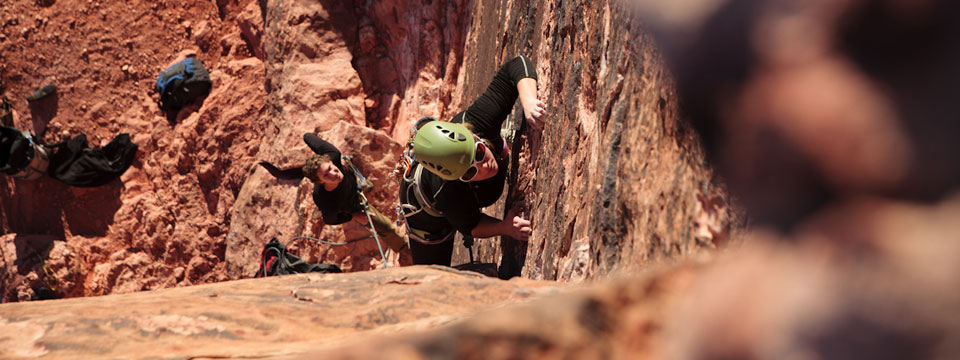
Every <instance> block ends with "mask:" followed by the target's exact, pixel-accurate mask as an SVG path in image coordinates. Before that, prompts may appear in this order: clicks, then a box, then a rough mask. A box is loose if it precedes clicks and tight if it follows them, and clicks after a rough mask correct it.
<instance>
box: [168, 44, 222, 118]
mask: <svg viewBox="0 0 960 360" xmlns="http://www.w3.org/2000/svg"><path fill="white" fill-rule="evenodd" d="M212 86H213V82H211V81H210V73H209V72H208V71H207V69H206V68H205V67H203V64H202V63H201V62H200V60H197V59H196V58H194V57H192V56H191V57H188V58H186V59H184V60H183V61H181V62H178V63H176V64H173V65H170V67H168V68H167V69H166V70H164V71H162V72H161V73H160V75H159V76H157V86H156V90H157V93H159V94H160V102H159V105H160V110H163V111H164V112H165V113H167V118H168V119H170V116H171V115H172V116H173V118H174V119H175V118H176V113H177V112H178V111H180V109H182V108H183V107H184V106H187V105H189V104H191V103H193V102H194V101H197V100H198V99H202V98H205V97H206V96H207V95H209V94H210V88H211V87H212Z"/></svg>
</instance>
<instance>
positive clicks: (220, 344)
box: [0, 266, 561, 359]
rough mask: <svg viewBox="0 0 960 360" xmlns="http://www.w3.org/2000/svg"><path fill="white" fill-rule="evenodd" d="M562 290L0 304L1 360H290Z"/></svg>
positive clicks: (246, 283) (447, 281) (523, 286)
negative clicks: (279, 359)
mask: <svg viewBox="0 0 960 360" xmlns="http://www.w3.org/2000/svg"><path fill="white" fill-rule="evenodd" d="M559 291H561V290H560V289H559V288H557V287H556V283H554V282H541V281H532V280H522V279H516V280H511V281H502V280H497V279H492V278H488V277H484V276H481V275H477V274H474V273H469V272H461V271H456V270H452V269H448V268H438V267H426V266H416V267H405V268H388V269H384V270H377V271H368V272H360V273H349V274H306V275H291V276H281V277H273V278H266V279H246V280H238V281H230V282H224V283H218V284H210V285H201V286H194V287H185V288H174V289H164V290H158V291H148V292H140V293H134V294H122V295H108V296H101V297H91V298H82V299H67V300H56V301H38V302H29V303H15V304H4V305H0V358H4V359H25V358H44V359H89V358H120V357H122V358H175V359H185V358H191V359H192V358H233V357H242V358H246V357H256V358H260V357H264V358H273V357H290V356H292V357H297V356H298V354H300V355H303V354H306V353H307V352H308V351H316V350H317V349H322V348H326V347H331V346H338V345H345V344H350V343H353V342H356V341H359V340H362V339H364V338H367V336H362V335H365V334H391V333H396V332H401V331H409V330H422V329H430V328H434V327H438V326H441V325H445V324H450V323H452V322H454V321H457V320H460V319H462V318H464V317H466V316H467V315H469V314H472V313H474V312H476V311H478V310H481V309H484V308H490V307H494V306H496V305H500V304H510V303H518V302H524V301H525V300H527V299H531V298H536V297H538V296H540V295H544V294H550V293H557V292H559Z"/></svg>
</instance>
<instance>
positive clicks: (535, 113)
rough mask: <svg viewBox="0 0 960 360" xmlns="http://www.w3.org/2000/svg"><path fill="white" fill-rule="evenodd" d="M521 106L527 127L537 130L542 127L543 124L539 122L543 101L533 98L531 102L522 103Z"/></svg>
mask: <svg viewBox="0 0 960 360" xmlns="http://www.w3.org/2000/svg"><path fill="white" fill-rule="evenodd" d="M521 105H523V115H524V117H525V118H526V119H527V125H530V127H531V128H533V129H538V130H539V129H540V128H541V127H542V126H543V122H541V121H540V118H541V117H542V116H543V112H544V106H545V105H544V104H543V101H540V100H539V99H536V98H534V99H533V100H529V101H522V102H521Z"/></svg>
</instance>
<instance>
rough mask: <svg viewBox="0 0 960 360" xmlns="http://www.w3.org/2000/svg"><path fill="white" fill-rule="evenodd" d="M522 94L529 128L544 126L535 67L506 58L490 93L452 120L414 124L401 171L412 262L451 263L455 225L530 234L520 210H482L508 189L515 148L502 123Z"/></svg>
mask: <svg viewBox="0 0 960 360" xmlns="http://www.w3.org/2000/svg"><path fill="white" fill-rule="evenodd" d="M517 98H519V99H520V104H521V105H522V107H523V113H524V117H525V119H526V121H527V124H528V125H529V128H530V129H533V130H539V129H540V128H541V124H540V121H539V120H540V117H541V116H542V115H543V112H544V105H543V103H542V102H541V101H540V100H539V99H538V98H537V75H536V70H535V67H534V65H533V63H532V62H531V61H530V59H528V58H527V57H525V56H518V57H516V58H514V59H513V60H511V61H509V62H507V63H506V64H504V65H503V66H502V67H501V68H500V70H499V71H498V72H497V74H496V75H495V76H494V78H493V81H491V82H490V85H489V86H488V87H487V89H486V91H484V93H483V94H481V95H480V97H479V98H477V99H476V100H475V101H474V102H473V104H471V105H470V107H468V108H467V109H466V110H464V111H462V112H460V113H458V114H456V115H455V116H454V117H453V119H451V120H450V121H449V122H442V121H436V120H435V119H433V118H422V119H420V120H419V121H418V122H417V125H416V129H415V131H416V134H415V135H414V137H413V140H412V143H413V144H412V149H411V150H412V151H407V152H406V153H407V155H406V156H407V158H408V159H410V160H409V166H404V167H403V168H402V169H401V172H402V174H401V175H402V176H401V179H400V180H401V186H400V204H401V205H400V207H399V208H398V212H399V213H400V214H399V215H400V217H401V218H402V219H404V220H405V221H406V227H407V234H408V236H409V237H410V240H411V241H410V250H411V254H412V256H413V263H414V264H439V265H446V266H449V265H450V261H451V257H452V255H453V241H452V239H453V235H454V234H455V233H456V232H458V231H459V232H460V233H461V234H464V235H465V236H472V237H475V238H486V237H493V236H500V235H503V236H509V237H511V238H514V239H518V240H523V241H526V240H527V239H529V237H530V232H531V227H530V222H529V221H528V220H527V219H524V218H523V217H521V216H518V215H517V212H518V210H519V209H517V208H513V209H510V210H509V211H508V213H507V216H506V218H504V219H502V220H501V219H497V218H494V217H491V216H489V215H486V214H484V213H483V212H481V211H480V210H481V209H482V208H484V207H487V206H490V205H493V204H494V203H495V202H496V201H497V199H499V198H500V194H501V193H503V186H504V183H505V182H506V178H507V166H508V164H509V161H510V155H509V154H510V152H509V148H508V146H507V142H506V141H505V140H504V139H503V137H502V136H501V135H500V128H501V126H502V124H503V121H504V120H506V118H507V116H509V115H510V112H511V111H512V110H513V106H514V103H515V102H516V100H517ZM424 170H426V171H424Z"/></svg>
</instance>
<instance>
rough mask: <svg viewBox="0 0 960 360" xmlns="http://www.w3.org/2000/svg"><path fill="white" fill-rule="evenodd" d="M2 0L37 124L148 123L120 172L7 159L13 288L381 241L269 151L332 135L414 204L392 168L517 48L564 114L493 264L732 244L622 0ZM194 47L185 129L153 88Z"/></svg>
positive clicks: (4, 214)
mask: <svg viewBox="0 0 960 360" xmlns="http://www.w3.org/2000/svg"><path fill="white" fill-rule="evenodd" d="M2 6H3V8H4V12H3V15H2V17H3V18H2V19H0V21H2V24H3V28H2V34H3V38H2V39H0V44H2V49H3V51H2V56H3V59H2V60H3V68H2V80H3V84H4V85H5V87H6V90H5V93H4V94H5V95H7V96H8V97H10V98H12V99H13V100H14V102H15V109H16V111H17V120H16V125H17V126H20V127H22V128H28V129H32V130H34V132H35V133H37V134H42V139H43V140H44V141H45V142H47V143H53V142H56V141H60V140H63V139H66V138H68V137H70V136H73V135H76V134H79V133H85V134H87V136H88V137H89V138H90V139H91V143H93V144H102V143H104V142H106V141H108V140H109V139H110V138H112V136H113V135H114V134H116V133H118V132H128V133H130V134H131V135H132V138H133V141H134V142H135V143H137V144H138V145H139V146H140V152H139V154H138V155H137V158H136V160H135V162H134V164H133V166H132V167H131V168H130V170H128V171H127V173H126V174H124V175H123V176H122V177H121V179H119V180H117V181H114V182H112V183H110V184H108V185H106V186H103V187H100V188H95V189H76V188H69V187H67V186H64V185H62V184H60V183H58V182H56V181H53V180H50V179H42V180H38V181H21V180H14V179H10V178H6V177H5V178H3V179H2V185H3V186H2V187H0V199H2V200H3V204H2V206H0V220H2V221H0V227H2V229H3V232H4V233H5V234H6V235H4V236H3V239H4V241H3V249H4V259H5V261H4V264H5V267H6V269H7V271H6V272H5V274H6V275H5V278H4V279H3V280H2V285H3V289H2V293H3V299H4V301H13V300H18V299H19V300H24V299H28V298H30V297H31V296H34V294H35V289H38V288H44V287H46V288H54V289H55V291H54V292H55V293H56V294H58V295H60V296H69V297H74V296H89V295H102V294H108V293H113V292H131V291H140V290H149V289H156V288H165V287H171V286H184V285H191V284H200V283H207V282H213V281H221V280H225V279H236V278H243V277H249V276H251V275H252V274H253V273H254V272H255V268H256V265H257V263H258V257H259V253H260V249H261V248H262V244H263V243H264V242H266V241H268V240H270V239H271V238H273V237H277V238H279V239H281V240H283V241H288V240H289V239H292V238H293V237H295V236H297V235H308V236H315V237H319V238H322V239H325V240H330V241H344V240H348V239H356V238H360V237H363V236H365V235H366V234H367V230H366V228H364V227H362V226H360V225H358V224H355V223H348V224H344V225H340V226H326V225H324V224H323V222H322V221H321V219H320V217H319V212H318V211H317V210H316V207H315V206H314V204H313V201H312V198H311V196H310V191H311V185H310V184H308V182H306V181H303V182H291V181H277V180H276V179H273V178H272V177H271V176H269V175H268V174H267V173H266V172H265V171H264V170H262V169H260V168H259V167H257V166H256V165H255V164H256V162H257V161H270V162H272V163H274V164H276V165H278V166H280V167H288V166H295V165H298V164H300V163H301V162H302V161H303V160H304V159H305V158H306V157H307V155H308V153H309V150H308V148H307V147H306V145H305V144H303V142H302V140H301V136H302V134H303V133H305V132H314V133H318V134H319V135H320V136H321V137H323V138H325V139H328V140H330V141H332V142H333V143H334V144H336V145H337V146H339V147H340V148H341V150H342V151H343V152H344V153H345V154H348V155H353V156H355V158H356V161H355V163H357V165H358V166H359V168H360V170H361V172H363V173H364V174H365V175H367V176H368V177H370V178H371V179H372V180H373V181H374V183H375V184H376V188H375V189H374V191H373V192H371V193H370V194H369V197H370V200H371V202H372V204H373V205H374V206H376V207H377V208H378V209H380V210H381V211H382V212H384V213H387V214H390V215H391V216H392V215H393V211H392V210H393V208H394V207H395V205H396V204H395V197H396V191H397V190H396V188H397V187H396V183H395V182H394V181H393V180H392V178H391V175H390V171H391V170H392V169H393V165H394V164H395V162H396V159H397V156H398V154H399V149H400V145H399V142H402V141H405V140H406V138H407V136H408V135H407V134H408V133H409V126H410V123H411V121H412V120H415V119H417V118H419V117H421V116H438V117H441V118H443V117H448V116H450V115H451V114H454V113H456V112H457V111H459V110H461V109H462V108H463V107H465V106H467V105H468V104H469V102H470V101H472V99H473V98H474V97H476V96H477V95H478V94H479V93H480V92H481V91H482V90H483V89H484V88H485V87H486V85H487V83H488V82H489V80H490V78H491V77H492V75H493V73H494V72H495V71H496V68H497V67H498V66H499V65H500V64H501V63H502V62H504V61H506V60H509V59H510V58H511V57H513V56H515V55H517V54H526V55H528V56H530V57H531V58H534V60H535V61H536V62H537V71H538V72H539V74H540V85H539V87H540V90H539V93H540V96H541V98H542V99H543V100H544V101H545V102H546V103H547V104H548V115H547V116H546V119H545V122H546V123H547V124H548V125H547V127H546V129H545V130H544V132H543V133H542V134H530V133H527V132H526V131H525V129H520V130H518V131H515V133H516V134H517V136H516V137H515V140H514V144H513V148H514V153H515V154H516V156H517V158H516V159H515V161H514V164H513V168H514V169H515V171H514V172H515V174H514V175H513V178H512V180H511V186H510V188H509V189H510V190H508V191H507V192H505V195H504V200H503V201H502V203H501V204H500V205H498V206H496V207H494V208H492V209H490V212H491V213H492V214H495V215H497V216H502V215H503V209H504V206H505V205H506V204H523V205H524V206H525V207H526V208H527V209H528V210H527V211H526V215H527V216H528V217H530V218H531V220H532V221H533V222H534V226H535V229H536V230H535V232H534V236H533V238H532V240H531V241H530V242H529V243H525V244H524V243H516V242H512V241H510V240H509V239H505V240H503V242H502V243H501V241H499V240H498V239H484V240H480V241H478V245H477V246H476V251H477V254H478V255H479V259H480V260H481V261H484V262H488V263H489V262H493V263H498V264H499V266H500V270H501V271H500V272H501V276H503V277H508V276H517V275H523V276H525V277H530V278H538V279H561V280H577V281H578V280H583V279H588V278H597V277H604V276H606V274H609V273H613V272H618V271H633V270H636V269H639V268H642V267H644V266H646V265H647V264H649V263H651V262H653V261H656V260H659V259H670V258H676V257H682V256H686V255H690V254H696V253H700V252H701V251H702V250H705V249H712V248H715V247H716V246H718V245H721V244H722V243H723V242H724V241H726V239H727V238H728V236H729V235H728V234H729V231H730V229H731V226H732V224H733V223H734V220H733V217H732V216H731V213H730V211H729V209H728V206H727V201H726V197H725V195H724V194H723V191H722V190H721V189H720V188H719V187H718V186H717V185H716V184H715V183H714V181H713V175H712V172H711V171H710V169H709V167H707V166H706V165H705V163H704V159H703V158H704V156H703V154H702V152H701V150H699V147H698V145H697V140H696V136H695V135H694V133H692V132H691V131H689V130H688V127H687V126H686V125H684V124H683V122H682V121H680V118H679V116H678V113H677V110H676V106H677V105H676V96H675V94H674V91H673V90H672V89H673V85H672V83H671V80H670V77H669V75H668V74H667V73H666V72H665V70H664V69H663V66H662V64H661V60H660V58H659V56H658V55H656V51H655V49H654V47H653V44H652V42H651V41H650V40H649V39H648V38H646V37H644V36H643V32H642V30H641V28H640V24H639V23H638V22H637V21H636V20H635V19H633V18H632V17H630V16H627V15H626V12H625V11H623V10H624V8H623V7H622V6H621V5H617V4H616V3H611V4H592V3H587V2H573V3H562V2H549V1H547V2H543V3H526V2H512V1H475V2H467V1H454V2H432V3H429V4H420V3H415V2H405V1H397V2H374V1H366V2H364V1H346V2H343V1H319V2H315V1H259V2H254V1H229V0H226V1H218V2H216V3H190V4H178V5H175V4H173V3H166V2H161V3H141V2H124V3H122V4H121V3H119V2H117V3H112V2H72V1H59V2H55V3H53V4H51V5H48V6H41V5H38V4H36V3H34V2H30V1H12V2H5V3H4V4H3V5H2ZM28 14H29V15H28ZM184 49H194V50H196V51H198V53H199V58H200V59H201V60H202V61H203V62H204V63H205V64H206V65H207V67H208V68H209V69H210V70H211V74H212V78H213V81H214V90H213V92H212V93H211V95H210V96H209V98H208V99H207V100H206V101H205V103H204V104H203V106H202V107H200V108H199V109H197V111H196V112H193V113H190V114H189V115H188V116H185V117H183V118H181V119H179V121H178V122H177V123H176V124H175V125H171V124H169V123H167V122H166V121H165V120H163V118H162V117H161V116H160V114H159V112H158V111H157V109H156V107H155V105H154V101H155V96H156V95H155V94H153V91H152V87H153V82H154V79H155V75H156V73H157V72H158V71H159V70H160V69H162V68H163V67H164V66H166V64H167V63H169V62H170V61H171V60H172V59H173V58H174V57H175V56H176V55H177V54H178V53H179V52H180V51H181V50H184ZM46 83H55V84H57V85H58V87H59V89H60V91H59V93H58V103H57V106H56V109H54V110H55V114H54V116H53V117H50V116H49V113H50V109H30V108H28V107H27V104H26V103H25V102H24V101H23V100H22V99H23V96H24V95H25V94H28V93H29V92H31V91H32V90H33V89H34V88H36V87H38V86H40V85H42V84H46ZM40 110H42V111H40ZM45 114H46V115H45ZM518 120H519V117H518V116H516V115H514V116H511V118H510V119H509V121H508V124H507V127H509V128H510V129H517V128H518V124H519V121H518ZM548 154H549V155H548ZM552 154H563V156H550V155H552ZM294 247H295V248H296V249H297V250H298V251H299V252H300V253H301V254H302V255H303V256H305V257H306V258H307V259H308V260H311V261H322V262H326V263H335V264H338V265H340V266H341V267H343V268H344V269H345V270H347V271H358V270H369V269H373V268H377V267H380V266H382V265H381V264H382V263H383V261H382V260H381V259H380V257H379V252H378V251H377V248H376V246H375V243H374V242H373V241H361V242H358V243H356V244H354V245H350V246H344V247H329V246H317V245H314V244H307V243H302V242H301V243H298V244H296V245H295V246H294ZM457 252H458V253H457V255H456V260H455V262H466V261H467V255H466V250H465V249H464V248H462V247H459V246H458V247H457ZM501 259H503V260H501ZM388 261H389V263H391V264H399V263H405V260H404V254H399V259H398V254H391V256H390V258H389V259H388Z"/></svg>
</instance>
